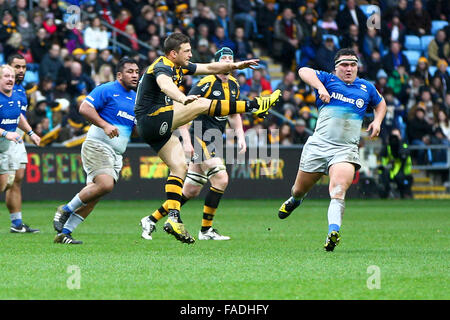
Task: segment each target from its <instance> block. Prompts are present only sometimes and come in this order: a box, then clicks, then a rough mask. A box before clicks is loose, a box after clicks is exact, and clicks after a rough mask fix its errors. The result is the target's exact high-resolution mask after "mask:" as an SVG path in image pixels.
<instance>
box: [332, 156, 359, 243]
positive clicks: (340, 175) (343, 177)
mask: <svg viewBox="0 0 450 320" xmlns="http://www.w3.org/2000/svg"><path fill="white" fill-rule="evenodd" d="M354 174H355V166H354V165H353V164H351V163H348V162H341V163H336V164H333V165H332V166H330V170H329V175H330V184H329V193H330V198H331V200H330V205H329V207H328V235H327V239H326V241H325V245H324V248H325V250H326V251H333V250H334V247H336V246H337V245H338V243H339V241H340V239H341V236H340V228H341V225H342V218H343V216H344V210H345V193H346V192H347V190H348V188H349V187H350V185H351V184H352V181H353V177H354Z"/></svg>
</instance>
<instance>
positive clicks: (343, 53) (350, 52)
mask: <svg viewBox="0 0 450 320" xmlns="http://www.w3.org/2000/svg"><path fill="white" fill-rule="evenodd" d="M342 56H353V57H352V58H346V59H341V57H342ZM342 62H356V63H358V56H357V54H356V52H355V51H353V49H350V48H344V49H341V50H339V51H338V52H337V53H336V56H335V57H334V66H335V67H337V66H338V65H339V64H341V63H342Z"/></svg>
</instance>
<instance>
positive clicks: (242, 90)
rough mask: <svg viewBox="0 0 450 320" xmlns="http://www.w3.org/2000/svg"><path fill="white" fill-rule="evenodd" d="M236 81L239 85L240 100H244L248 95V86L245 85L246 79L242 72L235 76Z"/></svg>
mask: <svg viewBox="0 0 450 320" xmlns="http://www.w3.org/2000/svg"><path fill="white" fill-rule="evenodd" d="M237 81H238V83H239V91H240V96H241V98H242V99H244V97H245V98H246V97H247V96H248V94H249V93H250V86H249V85H248V84H247V78H245V74H243V73H242V72H240V73H238V74H237Z"/></svg>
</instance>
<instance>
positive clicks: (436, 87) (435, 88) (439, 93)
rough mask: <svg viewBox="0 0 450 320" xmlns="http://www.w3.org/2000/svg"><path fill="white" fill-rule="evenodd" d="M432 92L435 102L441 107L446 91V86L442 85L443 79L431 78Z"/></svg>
mask: <svg viewBox="0 0 450 320" xmlns="http://www.w3.org/2000/svg"><path fill="white" fill-rule="evenodd" d="M430 91H431V97H432V99H433V101H434V102H435V103H436V104H439V105H441V104H443V102H444V99H445V90H444V86H443V85H442V81H441V78H439V77H433V78H431V84H430Z"/></svg>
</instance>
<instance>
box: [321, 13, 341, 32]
mask: <svg viewBox="0 0 450 320" xmlns="http://www.w3.org/2000/svg"><path fill="white" fill-rule="evenodd" d="M336 14H337V12H336V11H334V10H328V11H326V12H325V13H324V14H323V19H322V25H321V26H320V27H321V28H322V29H323V30H325V31H326V32H327V33H329V34H334V35H338V34H339V29H338V25H337V23H336Z"/></svg>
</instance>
